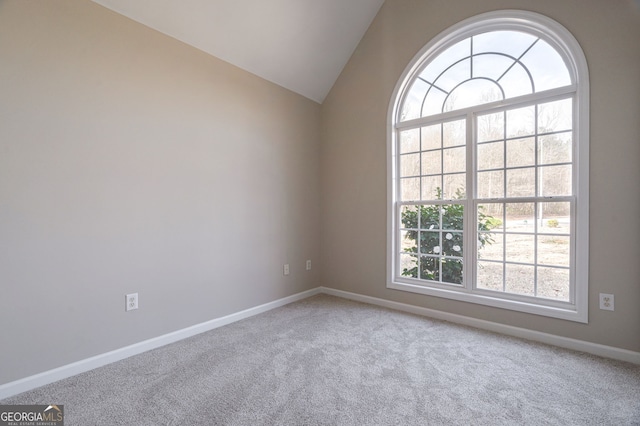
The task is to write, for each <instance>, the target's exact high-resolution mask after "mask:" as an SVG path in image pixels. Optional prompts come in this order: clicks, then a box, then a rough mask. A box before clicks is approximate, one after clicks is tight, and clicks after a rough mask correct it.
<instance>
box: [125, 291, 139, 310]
mask: <svg viewBox="0 0 640 426" xmlns="http://www.w3.org/2000/svg"><path fill="white" fill-rule="evenodd" d="M125 301H126V305H125V311H127V312H128V311H133V310H134V309H138V293H131V294H127V295H126V297H125Z"/></svg>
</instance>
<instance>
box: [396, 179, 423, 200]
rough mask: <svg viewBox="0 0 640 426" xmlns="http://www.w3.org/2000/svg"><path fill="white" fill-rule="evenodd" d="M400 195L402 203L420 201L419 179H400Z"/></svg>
mask: <svg viewBox="0 0 640 426" xmlns="http://www.w3.org/2000/svg"><path fill="white" fill-rule="evenodd" d="M400 194H401V197H402V200H403V201H415V200H419V199H420V178H407V179H400Z"/></svg>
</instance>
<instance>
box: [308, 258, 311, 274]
mask: <svg viewBox="0 0 640 426" xmlns="http://www.w3.org/2000/svg"><path fill="white" fill-rule="evenodd" d="M310 270H311V261H310V260H307V271H310Z"/></svg>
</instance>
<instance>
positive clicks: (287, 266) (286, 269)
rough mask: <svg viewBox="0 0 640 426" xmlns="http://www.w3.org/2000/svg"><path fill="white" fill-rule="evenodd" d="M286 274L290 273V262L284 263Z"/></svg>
mask: <svg viewBox="0 0 640 426" xmlns="http://www.w3.org/2000/svg"><path fill="white" fill-rule="evenodd" d="M284 274H285V275H289V264H288V263H286V264H285V265H284Z"/></svg>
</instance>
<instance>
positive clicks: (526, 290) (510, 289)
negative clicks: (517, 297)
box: [505, 264, 535, 296]
mask: <svg viewBox="0 0 640 426" xmlns="http://www.w3.org/2000/svg"><path fill="white" fill-rule="evenodd" d="M505 291H506V292H507V293H515V294H524V295H527V296H534V295H535V267H533V266H526V265H510V264H506V265H505Z"/></svg>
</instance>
